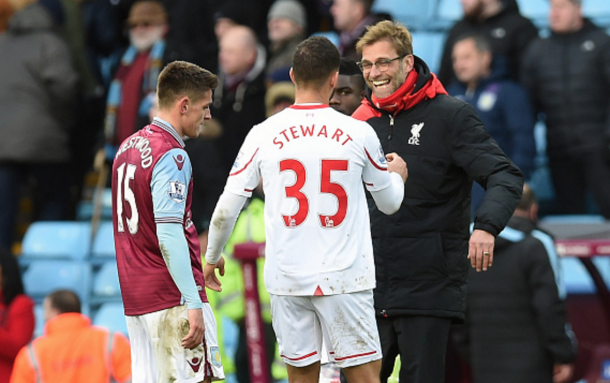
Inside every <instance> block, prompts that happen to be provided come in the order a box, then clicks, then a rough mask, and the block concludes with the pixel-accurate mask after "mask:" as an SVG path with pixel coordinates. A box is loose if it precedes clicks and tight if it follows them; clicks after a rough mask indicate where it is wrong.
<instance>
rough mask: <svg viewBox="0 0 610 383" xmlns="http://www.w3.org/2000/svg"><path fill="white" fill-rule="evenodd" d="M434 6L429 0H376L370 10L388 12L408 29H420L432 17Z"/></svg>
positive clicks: (424, 26)
mask: <svg viewBox="0 0 610 383" xmlns="http://www.w3.org/2000/svg"><path fill="white" fill-rule="evenodd" d="M435 6H436V4H435V2H434V1H429V0H376V1H375V2H374V3H373V8H372V10H373V12H375V13H388V14H390V15H391V16H392V18H393V19H394V20H397V21H400V22H401V23H403V24H404V25H406V26H407V28H409V30H411V29H413V30H422V29H425V28H426V27H427V25H428V23H429V22H430V20H431V19H432V17H434V10H435Z"/></svg>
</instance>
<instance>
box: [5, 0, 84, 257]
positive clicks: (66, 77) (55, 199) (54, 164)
mask: <svg viewBox="0 0 610 383" xmlns="http://www.w3.org/2000/svg"><path fill="white" fill-rule="evenodd" d="M0 52H2V59H0V115H1V116H2V119H1V120H0V135H1V136H2V139H1V140H0V196H1V198H0V248H5V249H9V248H10V247H11V245H12V243H13V233H14V226H15V217H16V214H17V209H18V206H19V203H18V202H19V199H20V198H21V196H22V189H21V187H20V186H21V184H22V183H24V182H25V181H32V182H31V186H32V189H33V202H34V216H33V219H34V220H61V219H65V218H67V214H68V210H69V205H70V172H69V161H70V150H69V142H68V141H69V136H70V129H71V128H72V127H73V122H74V116H75V114H74V101H75V92H76V87H77V80H78V77H77V74H76V72H75V70H74V68H73V66H72V62H71V59H70V51H69V50H68V47H67V45H66V43H65V42H64V41H63V40H62V39H61V37H59V36H58V35H57V34H56V33H55V32H54V24H53V20H52V18H51V16H50V14H49V13H48V12H47V11H46V10H45V9H44V7H43V6H42V5H40V4H38V3H33V4H30V5H28V6H26V7H25V8H22V9H15V13H14V14H13V16H12V17H11V19H10V21H9V27H8V30H7V31H6V32H4V33H3V34H2V38H1V39H0Z"/></svg>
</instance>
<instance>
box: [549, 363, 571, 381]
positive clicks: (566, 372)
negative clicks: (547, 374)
mask: <svg viewBox="0 0 610 383" xmlns="http://www.w3.org/2000/svg"><path fill="white" fill-rule="evenodd" d="M573 372H574V365H572V364H556V365H555V366H553V383H568V382H569V381H570V378H571V377H572V373H573Z"/></svg>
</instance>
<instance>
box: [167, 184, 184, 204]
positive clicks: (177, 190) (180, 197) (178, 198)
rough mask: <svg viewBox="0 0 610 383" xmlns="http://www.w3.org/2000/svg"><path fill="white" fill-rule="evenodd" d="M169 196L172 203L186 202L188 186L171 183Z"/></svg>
mask: <svg viewBox="0 0 610 383" xmlns="http://www.w3.org/2000/svg"><path fill="white" fill-rule="evenodd" d="M167 195H169V198H170V199H171V200H172V201H174V202H177V203H183V202H184V201H185V200H186V185H185V184H184V183H183V182H180V181H169V190H168V192H167Z"/></svg>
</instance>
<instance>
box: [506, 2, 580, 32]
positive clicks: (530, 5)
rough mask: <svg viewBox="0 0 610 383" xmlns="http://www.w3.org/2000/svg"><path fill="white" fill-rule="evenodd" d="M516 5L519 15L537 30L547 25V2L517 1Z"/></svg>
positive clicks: (548, 7) (548, 6)
mask: <svg viewBox="0 0 610 383" xmlns="http://www.w3.org/2000/svg"><path fill="white" fill-rule="evenodd" d="M586 1H588V0H585V2H586ZM517 3H518V4H519V11H520V12H521V14H522V15H523V16H525V17H527V18H528V19H530V20H531V21H532V22H533V23H534V24H535V25H536V26H537V27H538V28H544V27H546V26H547V25H548V16H549V9H550V5H549V2H548V0H518V1H517Z"/></svg>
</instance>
